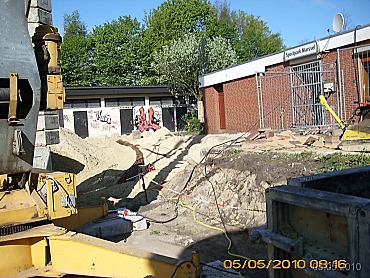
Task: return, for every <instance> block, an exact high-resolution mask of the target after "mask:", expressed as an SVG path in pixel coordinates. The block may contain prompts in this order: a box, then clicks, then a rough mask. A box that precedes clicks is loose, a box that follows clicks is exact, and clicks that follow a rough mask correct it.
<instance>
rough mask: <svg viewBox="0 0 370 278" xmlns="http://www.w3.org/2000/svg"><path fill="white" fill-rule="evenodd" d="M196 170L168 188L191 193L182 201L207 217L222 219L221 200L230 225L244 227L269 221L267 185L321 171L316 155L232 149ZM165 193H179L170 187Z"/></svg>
mask: <svg viewBox="0 0 370 278" xmlns="http://www.w3.org/2000/svg"><path fill="white" fill-rule="evenodd" d="M192 169H193V166H188V167H187V169H186V171H185V172H184V173H183V175H181V176H177V177H175V178H174V179H173V180H171V181H170V182H169V183H167V184H166V187H167V188H170V189H172V190H174V191H175V192H181V193H185V194H187V195H188V196H186V195H185V196H183V197H181V200H182V201H183V202H184V203H187V204H191V205H192V206H193V207H194V208H195V210H196V212H197V213H199V215H201V216H204V217H205V218H204V219H206V220H207V219H208V220H210V219H219V218H220V215H219V211H218V209H217V206H216V203H217V204H218V207H219V208H220V212H221V215H222V218H223V220H224V221H225V223H226V224H229V225H234V226H235V225H236V226H238V227H243V228H247V227H252V226H259V225H263V224H265V210H266V204H265V190H266V189H267V188H269V187H271V186H276V185H282V184H286V181H287V179H288V178H293V177H299V176H306V175H312V174H315V173H318V171H319V169H318V165H317V162H316V161H315V159H314V157H313V156H309V157H308V156H307V157H306V156H305V154H303V155H300V154H297V155H288V154H283V153H267V152H266V153H251V152H246V151H245V152H240V151H232V150H231V151H228V152H226V153H224V154H223V155H220V156H217V157H216V158H214V159H211V158H210V159H208V160H207V161H206V162H205V163H203V164H199V165H198V166H197V167H196V168H195V171H194V173H193V174H191V171H192ZM190 175H191V179H190V182H189V183H187V180H188V177H189V176H190ZM163 193H164V194H170V196H172V197H174V196H177V194H174V193H173V192H170V191H169V190H166V189H163ZM189 196H190V197H189Z"/></svg>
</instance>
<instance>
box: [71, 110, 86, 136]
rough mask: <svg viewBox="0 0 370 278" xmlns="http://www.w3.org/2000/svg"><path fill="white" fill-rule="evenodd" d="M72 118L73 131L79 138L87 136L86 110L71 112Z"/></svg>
mask: <svg viewBox="0 0 370 278" xmlns="http://www.w3.org/2000/svg"><path fill="white" fill-rule="evenodd" d="M73 118H74V128H75V133H76V134H77V135H78V136H80V137H81V138H86V137H89V129H88V123H87V112H86V111H76V112H73Z"/></svg>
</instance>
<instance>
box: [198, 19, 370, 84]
mask: <svg viewBox="0 0 370 278" xmlns="http://www.w3.org/2000/svg"><path fill="white" fill-rule="evenodd" d="M369 39H370V24H367V25H364V26H357V27H356V28H355V29H351V30H349V31H344V32H340V33H337V34H335V35H330V36H327V37H325V38H322V39H320V40H316V41H311V42H309V43H305V44H302V45H298V46H296V47H291V48H288V49H285V50H282V51H279V52H275V53H272V54H269V55H266V56H263V57H259V58H257V59H254V60H251V61H247V62H244V63H242V64H239V65H236V66H232V67H229V68H225V69H222V70H218V71H215V72H211V73H208V74H206V75H203V76H200V77H199V83H200V88H204V87H209V86H213V85H215V84H220V83H225V82H228V81H232V80H236V79H239V78H243V77H247V76H251V75H255V74H256V73H258V72H265V71H266V67H268V66H272V65H276V64H280V63H283V62H284V61H285V60H284V53H285V52H286V51H288V50H290V49H294V48H298V47H301V46H304V45H309V44H312V43H314V42H317V46H318V50H319V53H320V52H323V51H330V50H333V49H338V48H342V47H345V46H349V45H352V44H355V43H359V42H362V41H365V40H369Z"/></svg>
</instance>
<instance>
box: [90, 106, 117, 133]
mask: <svg viewBox="0 0 370 278" xmlns="http://www.w3.org/2000/svg"><path fill="white" fill-rule="evenodd" d="M113 112H114V111H110V110H104V111H103V110H101V109H99V110H95V109H94V110H89V111H87V117H88V122H89V132H90V133H91V134H94V133H97V134H101V132H102V134H106V135H110V134H112V133H119V124H120V122H119V116H118V115H115V114H117V113H113ZM93 136H95V135H93Z"/></svg>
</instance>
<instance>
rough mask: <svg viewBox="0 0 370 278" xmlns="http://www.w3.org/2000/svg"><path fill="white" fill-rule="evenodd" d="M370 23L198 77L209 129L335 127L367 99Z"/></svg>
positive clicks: (368, 95)
mask: <svg viewBox="0 0 370 278" xmlns="http://www.w3.org/2000/svg"><path fill="white" fill-rule="evenodd" d="M369 72H370V25H366V26H360V27H356V29H353V30H349V31H345V32H340V33H337V34H335V35H331V36H328V37H326V38H323V39H321V40H316V41H312V42H309V43H306V44H303V45H299V46H297V47H293V48H290V49H286V50H284V51H281V52H277V53H273V54H271V55H267V56H264V57H261V58H258V59H255V60H252V61H248V62H245V63H243V64H240V65H236V66H234V67H230V68H226V69H223V70H220V71H217V72H213V73H209V74H207V75H204V76H201V77H200V78H199V82H200V87H201V88H202V89H203V93H204V99H203V100H204V108H205V123H206V130H207V132H208V133H224V132H230V133H232V132H242V131H247V130H257V129H259V128H272V129H274V130H282V129H294V128H314V127H328V126H335V125H336V122H335V121H334V119H333V117H332V116H331V115H329V114H328V113H327V112H326V111H325V109H324V108H323V107H322V105H321V104H320V103H319V100H318V96H319V95H320V94H322V95H325V96H326V97H327V100H328V103H329V105H330V106H331V107H332V108H333V110H334V111H335V112H336V113H337V114H338V115H339V117H340V118H341V119H343V120H347V119H348V118H349V117H350V116H351V115H352V113H353V111H354V109H355V108H356V107H357V106H358V105H359V103H362V102H367V101H369V102H370V92H369Z"/></svg>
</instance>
